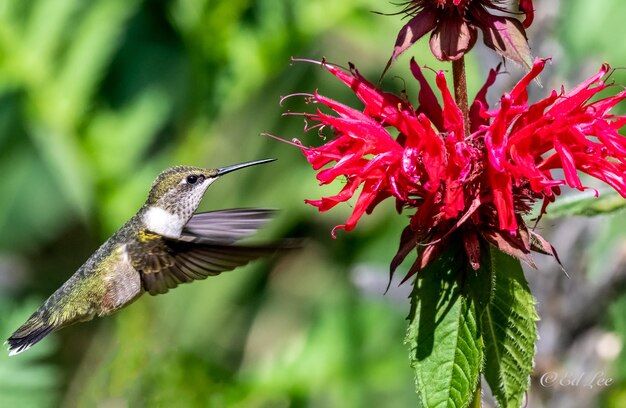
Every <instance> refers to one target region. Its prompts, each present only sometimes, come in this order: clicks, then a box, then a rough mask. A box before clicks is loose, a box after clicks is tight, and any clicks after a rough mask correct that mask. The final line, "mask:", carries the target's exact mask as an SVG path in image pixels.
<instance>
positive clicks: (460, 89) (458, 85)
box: [452, 57, 470, 137]
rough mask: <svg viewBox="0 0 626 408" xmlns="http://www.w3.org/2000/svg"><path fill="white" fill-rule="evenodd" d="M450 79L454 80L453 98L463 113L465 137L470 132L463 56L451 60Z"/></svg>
mask: <svg viewBox="0 0 626 408" xmlns="http://www.w3.org/2000/svg"><path fill="white" fill-rule="evenodd" d="M452 79H453V82H454V100H455V101H456V104H457V106H458V107H459V109H460V110H461V113H462V114H463V123H464V124H465V137H467V136H469V134H470V117H469V103H468V99H467V76H466V74H465V57H461V58H459V59H458V60H454V61H452Z"/></svg>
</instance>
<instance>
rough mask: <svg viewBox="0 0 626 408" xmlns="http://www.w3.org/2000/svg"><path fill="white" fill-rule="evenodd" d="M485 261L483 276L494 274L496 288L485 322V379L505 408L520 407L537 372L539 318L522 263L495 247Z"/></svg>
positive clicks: (483, 316)
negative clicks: (535, 363) (533, 372)
mask: <svg viewBox="0 0 626 408" xmlns="http://www.w3.org/2000/svg"><path fill="white" fill-rule="evenodd" d="M485 261H486V262H485ZM485 261H483V264H482V267H481V270H480V271H479V273H480V272H483V273H484V274H486V275H489V274H493V275H494V278H495V286H494V292H493V299H492V301H491V303H490V304H489V305H488V307H487V308H486V309H485V311H484V313H482V318H481V329H482V335H483V340H484V343H485V368H484V376H485V379H486V380H487V383H488V384H489V386H490V387H491V391H492V393H493V395H494V396H495V397H496V400H497V401H498V404H499V405H500V406H501V407H519V406H520V405H521V404H522V401H523V398H524V393H525V392H526V389H527V388H528V380H529V376H530V373H531V371H532V368H533V357H534V354H535V342H536V341H537V326H536V321H537V320H539V317H538V315H537V312H536V310H535V300H534V298H533V296H532V295H531V293H530V289H529V288H528V284H527V282H526V279H525V278H524V273H523V271H522V267H521V265H520V262H519V261H518V260H516V259H514V258H512V257H510V256H509V255H506V254H505V253H503V252H501V251H499V250H497V249H495V248H493V247H489V257H488V259H486V260H485Z"/></svg>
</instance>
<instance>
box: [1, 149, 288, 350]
mask: <svg viewBox="0 0 626 408" xmlns="http://www.w3.org/2000/svg"><path fill="white" fill-rule="evenodd" d="M274 160H275V159H265V160H257V161H252V162H247V163H241V164H236V165H233V166H228V167H223V168H220V169H203V168H198V167H188V166H177V167H172V168H169V169H167V170H165V171H163V172H162V173H161V174H160V175H159V176H158V177H157V178H156V180H155V181H154V183H153V184H152V188H151V189H150V194H149V195H148V199H147V200H146V202H145V204H144V205H143V207H141V209H140V210H139V212H138V213H137V214H136V215H135V216H133V217H132V218H131V219H130V220H129V221H128V222H127V223H126V224H125V225H124V226H123V227H122V228H121V229H120V230H118V231H117V232H116V233H115V234H113V236H112V237H111V238H109V239H108V240H107V241H106V242H105V243H104V244H102V246H101V247H100V248H98V250H97V251H96V252H95V253H94V254H93V255H92V256H91V257H90V258H89V259H88V260H87V262H85V263H84V264H83V266H81V267H80V268H79V269H78V271H76V273H74V275H72V276H71V277H70V278H69V279H68V280H67V282H65V283H64V284H63V285H62V286H61V288H59V289H58V290H57V291H56V292H54V293H53V294H52V296H50V298H48V300H46V301H45V303H44V304H43V305H42V306H41V307H40V308H39V309H38V310H37V311H36V312H35V313H33V315H32V316H31V317H30V318H29V319H28V320H27V321H26V323H24V324H23V325H22V326H21V327H20V328H18V329H17V330H16V331H15V333H13V334H12V335H11V337H9V339H8V340H7V343H8V345H9V355H15V354H18V353H21V352H22V351H24V350H27V349H28V348H30V347H31V346H32V345H33V344H35V343H37V342H39V341H40V340H41V339H43V338H44V337H45V336H47V335H48V334H49V333H51V332H53V331H55V330H58V329H61V328H63V327H65V326H69V325H71V324H73V323H77V322H83V321H87V320H91V319H93V317H94V316H105V315H109V314H111V313H113V312H116V311H117V310H119V309H121V308H123V307H124V306H126V305H128V304H130V303H132V302H133V301H134V300H136V299H137V298H138V297H139V296H141V295H142V294H143V293H144V292H148V293H149V294H151V295H158V294H161V293H165V292H167V291H168V290H169V289H171V288H174V287H176V286H177V285H178V284H181V283H186V282H191V281H193V280H196V279H205V278H206V277H207V276H214V275H218V274H220V273H222V272H224V271H230V270H232V269H234V268H236V267H238V266H241V265H245V264H247V263H248V262H249V261H252V260H254V259H257V258H259V257H262V256H265V255H270V254H272V253H275V252H276V251H277V250H278V249H280V248H282V247H284V246H283V245H281V244H270V245H235V242H236V241H238V240H240V239H242V238H245V237H247V236H249V235H251V234H253V233H254V232H256V231H257V230H258V229H259V228H261V226H262V225H263V224H265V223H266V222H267V221H269V219H270V218H271V216H272V214H273V211H272V210H266V209H228V210H220V211H211V212H205V213H198V214H194V212H195V211H196V209H197V208H198V205H199V204H200V201H201V200H202V197H203V195H204V193H205V191H206V190H207V188H208V187H209V185H211V183H213V182H214V181H215V180H217V179H218V178H219V177H221V176H223V175H224V174H227V173H230V172H232V171H235V170H239V169H242V168H244V167H249V166H254V165H257V164H263V163H268V162H271V161H274Z"/></svg>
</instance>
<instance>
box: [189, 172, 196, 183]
mask: <svg viewBox="0 0 626 408" xmlns="http://www.w3.org/2000/svg"><path fill="white" fill-rule="evenodd" d="M197 182H198V176H196V175H195V174H192V175H191V176H187V184H196V183H197Z"/></svg>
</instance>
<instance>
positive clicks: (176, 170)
mask: <svg viewBox="0 0 626 408" xmlns="http://www.w3.org/2000/svg"><path fill="white" fill-rule="evenodd" d="M274 160H275V159H264V160H257V161H252V162H247V163H241V164H235V165H233V166H228V167H223V168H219V169H204V168H201V167H191V166H176V167H170V168H169V169H167V170H165V171H163V172H162V173H161V174H159V176H158V177H157V178H156V180H154V183H152V188H151V189H150V194H149V195H148V199H147V200H146V204H145V205H144V210H143V211H142V221H143V222H144V224H145V225H146V227H147V228H148V229H149V230H150V231H153V232H156V233H157V234H160V235H163V236H166V237H171V238H178V237H179V236H180V233H181V232H182V229H183V227H184V226H185V224H186V223H187V221H189V218H191V216H192V215H193V213H194V212H195V211H196V209H197V208H198V205H200V201H201V200H202V197H203V195H204V193H205V192H206V190H207V188H208V187H209V186H210V185H211V184H212V183H213V182H214V181H215V180H217V179H218V178H219V177H221V176H223V175H224V174H226V173H230V172H232V171H235V170H239V169H242V168H244V167H249V166H254V165H257V164H263V163H268V162H271V161H274Z"/></svg>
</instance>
